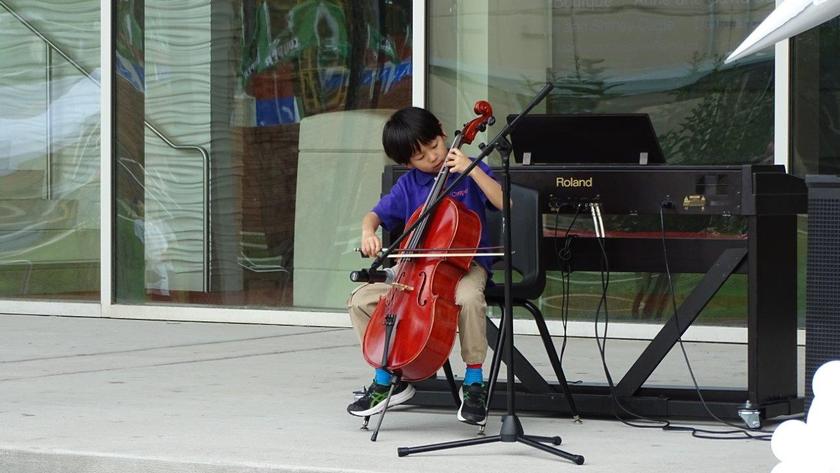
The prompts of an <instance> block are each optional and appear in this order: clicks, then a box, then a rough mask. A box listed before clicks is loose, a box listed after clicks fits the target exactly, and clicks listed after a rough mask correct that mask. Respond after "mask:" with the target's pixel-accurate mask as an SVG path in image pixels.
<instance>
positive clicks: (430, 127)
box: [347, 107, 502, 425]
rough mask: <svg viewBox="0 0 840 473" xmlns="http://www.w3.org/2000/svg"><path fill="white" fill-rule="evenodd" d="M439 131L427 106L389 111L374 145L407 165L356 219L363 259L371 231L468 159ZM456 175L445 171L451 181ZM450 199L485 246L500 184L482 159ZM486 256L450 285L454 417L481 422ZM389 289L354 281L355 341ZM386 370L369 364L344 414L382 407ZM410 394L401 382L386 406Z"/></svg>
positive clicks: (401, 218)
mask: <svg viewBox="0 0 840 473" xmlns="http://www.w3.org/2000/svg"><path fill="white" fill-rule="evenodd" d="M445 138H446V134H445V133H444V132H443V129H442V128H441V124H440V121H439V120H438V119H437V118H436V117H435V116H434V115H433V114H432V113H431V112H429V111H427V110H424V109H422V108H417V107H408V108H404V109H402V110H399V111H397V112H396V113H394V114H393V115H392V116H391V117H390V118H389V119H388V121H387V123H385V127H384V129H383V130H382V145H383V147H384V148H385V154H387V155H388V157H389V158H391V159H392V160H393V161H394V162H396V163H397V164H403V165H406V166H407V167H409V168H410V169H411V170H410V171H409V172H408V173H407V174H405V175H403V176H401V177H400V178H399V179H398V180H397V182H396V183H395V184H394V186H393V187H392V189H391V192H390V193H389V194H388V195H386V196H384V197H382V199H381V200H380V201H379V203H377V204H376V206H375V207H374V208H373V210H371V212H369V213H368V214H367V215H365V217H364V219H363V220H362V245H361V250H362V252H363V253H364V254H365V255H367V256H376V255H377V253H379V251H380V250H381V249H382V241H381V240H380V239H379V237H378V236H377V235H376V230H377V228H378V227H379V226H380V225H382V226H383V227H384V228H385V230H388V231H390V230H392V229H394V228H396V227H399V226H400V225H404V224H405V222H407V221H408V220H409V218H410V217H411V215H412V213H413V212H414V211H415V210H416V209H417V208H418V207H420V206H422V205H423V203H424V202H425V199H426V197H427V196H428V195H429V192H430V191H431V188H432V186H433V184H434V180H435V177H436V175H437V173H438V171H439V170H440V168H441V166H448V167H449V168H450V172H452V173H459V174H460V173H462V172H463V171H464V170H465V169H466V168H467V166H469V165H470V164H471V160H470V159H469V158H468V157H467V156H466V155H465V154H464V153H463V152H461V150H459V149H457V148H453V149H451V150H450V149H449V148H448V147H447V144H446V141H445ZM456 177H457V176H453V177H452V178H451V179H452V180H454V179H455V178H456ZM450 196H451V197H452V198H454V199H455V200H458V201H460V202H462V203H463V204H464V205H465V206H466V207H467V208H468V209H470V210H473V211H474V212H476V213H477V214H478V216H479V218H480V220H481V226H482V231H481V240H480V242H479V246H481V247H487V246H489V236H488V231H487V228H486V218H485V213H484V211H485V208H491V206H492V207H494V208H496V209H501V207H502V188H501V186H500V185H499V183H498V182H496V180H495V178H494V177H493V173H492V171H491V170H490V168H489V167H488V166H487V165H485V164H484V163H483V162H480V163H478V165H477V166H476V167H475V168H473V169H472V171H471V172H470V174H469V177H468V178H465V179H464V180H462V181H461V183H460V184H459V185H458V186H457V188H455V189H453V190H452V192H451V193H450ZM491 264H492V258H491V257H488V256H477V257H475V258H474V260H473V262H472V264H471V266H470V269H469V271H468V272H467V273H466V274H465V275H464V276H463V277H462V278H461V280H460V282H459V283H458V286H457V288H456V290H455V302H456V303H457V304H458V305H459V306H460V307H461V311H460V314H459V317H458V333H459V337H460V342H461V358H462V359H463V360H464V363H465V364H466V366H467V367H466V373H465V375H464V382H463V385H462V388H461V392H462V401H461V407H460V409H458V420H460V421H462V422H467V423H471V424H479V425H483V424H484V422H485V418H484V417H485V416H484V411H485V401H486V399H487V384H486V383H485V382H484V375H483V372H482V365H483V364H484V359H485V356H486V354H487V335H486V332H485V309H486V308H487V304H486V302H485V301H484V287H485V284H486V282H487V278H488V275H489V274H490V266H491ZM388 289H389V286H388V285H387V284H384V283H373V284H365V285H362V286H359V287H358V288H357V289H356V290H354V291H353V293H352V294H351V295H350V299H349V300H348V302H347V305H348V308H349V311H350V320H351V321H352V323H353V327H354V328H355V329H356V333H357V334H358V336H359V339H360V340H362V339H363V338H364V334H365V330H366V328H367V324H368V322H369V320H370V316H371V314H372V313H373V311H374V309H375V308H376V305H377V303H378V302H379V298H380V296H382V295H384V294H385V293H386V292H387V291H388ZM390 380H391V374H390V373H389V372H388V371H386V370H384V369H381V368H379V369H376V371H375V373H374V379H373V382H372V383H371V385H370V386H369V387H368V388H367V390H366V391H365V393H364V395H363V396H362V397H361V398H360V399H358V400H356V401H355V402H354V403H352V404H350V405H349V406H347V412H349V413H350V414H352V415H354V416H360V417H364V416H369V415H373V414H376V413H379V412H381V411H382V410H383V409H384V403H383V402H382V401H384V400H385V397H386V396H387V395H388V390H389V384H390ZM413 395H414V387H412V386H411V385H410V384H408V383H405V382H401V383H400V384H399V385H398V386H397V387H396V388H395V390H394V393H393V395H392V397H391V400H390V405H391V406H395V405H397V404H401V403H403V402H405V401H407V400H409V399H411V397H412V396H413Z"/></svg>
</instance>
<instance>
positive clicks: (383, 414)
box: [370, 375, 400, 442]
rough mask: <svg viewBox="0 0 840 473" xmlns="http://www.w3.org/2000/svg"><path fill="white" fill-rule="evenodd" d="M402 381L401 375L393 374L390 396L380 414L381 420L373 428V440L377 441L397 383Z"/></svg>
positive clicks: (371, 437)
mask: <svg viewBox="0 0 840 473" xmlns="http://www.w3.org/2000/svg"><path fill="white" fill-rule="evenodd" d="M399 383H400V377H399V376H397V375H392V376H391V387H390V388H388V397H386V398H385V401H383V402H384V403H385V407H384V408H382V412H381V413H380V414H379V420H377V421H376V429H374V430H373V434H371V436H370V441H371V442H376V438H377V437H379V428H380V427H382V420H383V419H384V418H385V413H386V412H388V405H389V404H391V395H392V394H394V388H396V387H397V384H399Z"/></svg>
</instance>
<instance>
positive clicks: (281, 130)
mask: <svg viewBox="0 0 840 473" xmlns="http://www.w3.org/2000/svg"><path fill="white" fill-rule="evenodd" d="M173 11H178V12H179V14H177V15H174V14H172V12H173ZM116 15H117V21H116V23H115V29H116V37H117V46H116V57H115V62H116V68H117V77H116V83H115V91H116V130H115V132H116V150H117V156H116V171H115V177H116V192H115V200H116V222H117V223H116V231H117V239H116V242H115V245H116V249H115V281H116V287H115V291H116V294H115V295H116V300H117V301H118V302H123V303H165V304H172V303H184V304H213V305H227V306H251V307H292V306H294V307H305V308H321V309H333V310H335V309H341V308H343V307H344V304H345V300H346V297H347V294H348V293H349V292H350V290H351V289H352V287H353V285H352V283H351V282H350V281H349V279H348V272H349V270H350V269H358V266H359V264H360V259H359V256H358V254H357V253H355V252H354V251H353V248H354V247H356V246H358V239H359V233H360V226H359V225H360V221H361V218H362V216H363V215H364V213H365V212H367V211H368V210H369V209H370V208H371V207H372V206H373V204H374V203H375V202H376V199H377V197H378V195H379V189H380V174H381V170H382V166H383V165H384V164H385V163H386V161H385V158H384V154H383V153H382V151H381V144H380V136H381V129H382V125H383V124H384V121H385V119H386V118H387V116H388V115H389V114H390V113H391V112H392V110H393V109H397V108H402V107H404V106H407V105H410V101H411V2H410V1H408V0H397V1H393V0H387V1H386V0H378V1H365V2H351V1H337V0H306V1H292V0H282V1H273V0H272V1H224V2H210V1H209V0H176V1H162V0H157V1H150V0H146V1H143V0H136V1H132V2H120V4H119V5H118V7H117V12H116Z"/></svg>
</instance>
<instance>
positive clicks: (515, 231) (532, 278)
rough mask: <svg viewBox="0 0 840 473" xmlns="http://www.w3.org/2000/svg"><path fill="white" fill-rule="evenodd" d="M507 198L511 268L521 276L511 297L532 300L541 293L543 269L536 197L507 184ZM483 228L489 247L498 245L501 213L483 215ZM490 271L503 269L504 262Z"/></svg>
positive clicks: (543, 286)
mask: <svg viewBox="0 0 840 473" xmlns="http://www.w3.org/2000/svg"><path fill="white" fill-rule="evenodd" d="M510 194H511V202H512V203H513V205H512V206H511V209H510V213H511V226H510V228H511V246H512V248H511V249H512V250H513V252H514V253H513V256H512V258H511V259H512V263H513V264H512V266H513V269H514V270H515V271H517V272H518V273H520V274H521V275H522V279H521V280H520V281H516V282H514V283H513V285H512V286H511V293H512V295H513V297H515V298H519V299H536V298H538V297H539V296H540V295H541V294H542V292H543V289H545V266H544V264H543V261H542V258H541V255H540V245H541V243H542V231H543V225H542V212H541V209H542V207H541V205H540V193H539V192H538V191H536V190H534V189H531V188H528V187H524V186H521V185H518V184H511V189H510ZM487 226H488V229H489V230H490V239H491V240H492V243H491V244H492V245H502V243H503V242H502V212H501V211H496V212H487ZM494 268H504V260H503V259H500V262H499V263H497V264H496V265H495V266H494Z"/></svg>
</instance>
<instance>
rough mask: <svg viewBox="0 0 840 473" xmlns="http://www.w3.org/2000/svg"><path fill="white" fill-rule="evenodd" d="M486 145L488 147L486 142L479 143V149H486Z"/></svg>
mask: <svg viewBox="0 0 840 473" xmlns="http://www.w3.org/2000/svg"><path fill="white" fill-rule="evenodd" d="M486 147H487V145H486V144H484V143H479V144H478V149H480V150H482V151H484V148H486Z"/></svg>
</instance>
